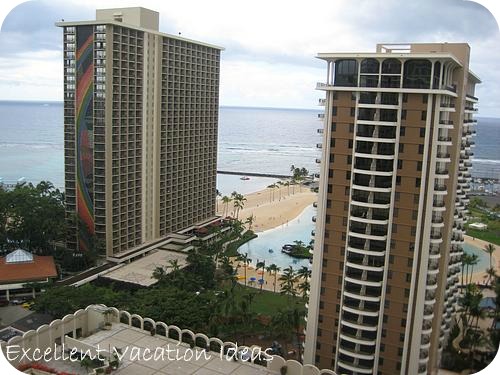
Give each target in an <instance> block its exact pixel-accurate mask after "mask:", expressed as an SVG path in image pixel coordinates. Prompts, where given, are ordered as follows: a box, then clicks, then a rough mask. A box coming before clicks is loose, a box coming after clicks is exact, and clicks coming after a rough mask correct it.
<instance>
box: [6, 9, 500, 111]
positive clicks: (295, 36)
mask: <svg viewBox="0 0 500 375" xmlns="http://www.w3.org/2000/svg"><path fill="white" fill-rule="evenodd" d="M137 5H138V4H137V2H136V1H133V0H131V1H129V0H120V1H118V0H107V1H102V0H87V1H86V2H85V3H81V2H77V1H76V0H68V1H62V0H52V1H50V2H49V1H48V0H39V1H30V2H28V3H24V4H22V5H20V6H18V7H17V8H16V9H14V10H13V11H12V12H11V13H10V14H9V15H8V16H7V18H6V20H5V22H4V24H3V26H2V32H1V33H0V58H1V60H0V64H7V63H8V60H9V59H11V60H12V61H14V62H16V61H18V60H17V59H18V58H19V56H22V63H21V64H19V66H16V65H17V64H16V63H14V68H15V69H16V70H15V71H16V72H20V69H22V67H25V66H26V67H29V68H31V69H34V71H35V72H36V73H35V75H36V76H38V77H39V80H40V82H47V81H49V82H51V86H50V87H49V86H48V87H47V90H46V95H45V96H47V95H48V96H49V97H51V98H52V99H60V93H61V91H62V90H61V89H58V90H55V89H54V84H55V85H59V87H62V75H61V74H59V73H60V72H61V71H62V60H61V57H60V56H61V55H60V54H61V49H62V42H61V30H60V29H58V28H56V27H54V22H55V21H57V20H60V19H61V18H64V19H65V20H82V19H93V18H94V14H95V8H111V7H125V6H137ZM140 6H143V7H146V8H150V9H154V10H156V11H158V12H160V30H161V31H164V32H167V33H171V34H175V35H177V34H178V33H179V32H181V33H182V36H185V37H187V38H193V39H198V40H202V41H206V42H208V43H212V44H217V45H221V46H224V47H225V48H226V50H225V51H224V52H223V54H222V68H221V104H224V105H229V104H231V105H259V106H273V107H302V108H306V107H309V108H314V106H315V105H316V102H317V101H316V98H317V97H320V96H322V93H319V92H317V91H315V90H314V88H315V82H316V81H321V80H323V79H324V76H325V64H324V62H322V61H320V60H318V59H315V58H314V56H315V55H316V54H317V53H318V52H348V51H374V49H375V44H376V43H381V42H383V43H394V42H404V43H407V42H444V41H447V42H468V43H469V44H470V45H471V51H472V52H471V69H472V70H473V71H474V72H475V73H477V74H478V75H479V76H480V77H481V78H482V79H483V82H484V83H483V84H482V85H480V86H479V88H478V91H477V94H478V96H480V99H481V111H482V112H481V114H482V115H498V116H500V106H499V105H498V99H497V98H498V95H496V94H497V89H496V87H498V86H499V83H500V76H499V75H500V73H497V72H498V71H499V69H496V67H497V66H498V61H500V51H499V49H498V45H499V44H500V43H499V42H500V37H499V31H498V25H497V23H496V21H495V19H494V17H493V16H492V15H491V14H490V13H489V12H488V10H486V9H485V8H484V7H482V6H481V5H479V4H477V3H474V2H470V1H463V0H419V1H418V2H417V1H400V0H384V1H373V0H356V1H349V0H321V1H314V2H307V3H306V2H303V1H301V2H298V1H297V2H295V1H285V0H274V1H265V0H254V1H251V2H250V1H234V0H232V1H230V0H219V1H217V2H209V1H202V0H192V1H184V2H180V1H172V0H170V1H164V2H162V3H159V2H156V1H153V0H143V1H141V2H140ZM47 51H52V52H54V53H55V54H54V55H53V56H52V55H51V56H50V57H47V59H49V60H50V64H51V66H56V65H57V66H60V68H58V69H56V72H57V73H58V74H55V73H54V70H52V71H45V70H42V66H44V67H46V66H45V65H37V64H34V63H32V62H31V63H30V62H29V61H35V58H34V57H33V58H31V57H30V53H33V52H44V53H45V52H47ZM26 74H28V75H31V74H32V73H26ZM18 76H19V75H18V74H17V73H16V77H18ZM6 80H7V78H6V77H5V78H2V77H1V76H0V90H1V91H0V92H5V90H4V88H5V84H6V82H7V81H6ZM13 80H15V79H13V78H11V79H10V81H13ZM17 82H18V84H19V85H20V86H22V85H26V84H27V83H26V80H24V81H23V80H21V79H20V80H19V81H17Z"/></svg>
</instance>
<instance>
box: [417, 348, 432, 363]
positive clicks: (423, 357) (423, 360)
mask: <svg viewBox="0 0 500 375" xmlns="http://www.w3.org/2000/svg"><path fill="white" fill-rule="evenodd" d="M428 360H429V351H428V350H422V351H420V355H419V358H418V361H419V362H421V363H426V362H427V361H428Z"/></svg>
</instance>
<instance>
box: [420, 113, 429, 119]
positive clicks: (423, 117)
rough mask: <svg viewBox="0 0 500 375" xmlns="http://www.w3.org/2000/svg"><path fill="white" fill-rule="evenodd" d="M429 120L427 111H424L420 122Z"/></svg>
mask: <svg viewBox="0 0 500 375" xmlns="http://www.w3.org/2000/svg"><path fill="white" fill-rule="evenodd" d="M426 118H427V111H422V115H421V116H420V120H422V121H425V119H426Z"/></svg>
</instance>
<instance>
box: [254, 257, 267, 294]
mask: <svg viewBox="0 0 500 375" xmlns="http://www.w3.org/2000/svg"><path fill="white" fill-rule="evenodd" d="M255 269H256V270H257V273H259V270H260V269H262V281H260V280H259V283H260V291H261V292H262V287H263V286H264V272H265V269H266V261H263V262H257V264H256V265H255Z"/></svg>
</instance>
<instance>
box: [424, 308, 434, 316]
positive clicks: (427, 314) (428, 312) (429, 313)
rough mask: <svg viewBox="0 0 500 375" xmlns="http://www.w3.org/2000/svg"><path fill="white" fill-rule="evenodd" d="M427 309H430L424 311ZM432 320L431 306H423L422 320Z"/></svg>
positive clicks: (432, 311)
mask: <svg viewBox="0 0 500 375" xmlns="http://www.w3.org/2000/svg"><path fill="white" fill-rule="evenodd" d="M428 307H429V308H430V310H426V309H427V308H428ZM433 318H434V308H433V307H432V306H425V307H424V319H433Z"/></svg>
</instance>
